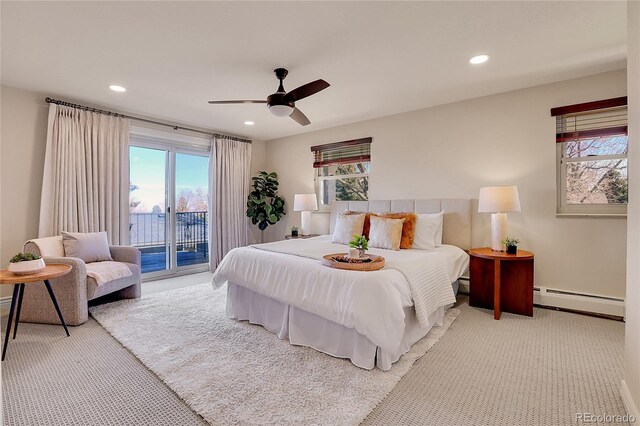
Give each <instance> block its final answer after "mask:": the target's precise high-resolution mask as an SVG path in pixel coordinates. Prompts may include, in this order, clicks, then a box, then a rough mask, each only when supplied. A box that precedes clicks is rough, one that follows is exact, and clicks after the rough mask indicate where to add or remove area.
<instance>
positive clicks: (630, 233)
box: [622, 1, 640, 422]
mask: <svg viewBox="0 0 640 426" xmlns="http://www.w3.org/2000/svg"><path fill="white" fill-rule="evenodd" d="M627 5H628V6H627V7H628V9H627V10H628V12H627V19H628V24H627V31H628V37H627V40H628V49H627V52H628V59H627V67H628V71H627V72H628V74H627V75H628V79H629V87H628V89H629V90H628V96H629V187H630V188H632V191H630V192H629V194H630V200H629V203H630V204H629V219H628V229H627V239H628V244H627V297H626V306H627V318H626V321H627V324H626V327H625V333H626V336H625V374H624V381H623V385H622V396H623V399H624V401H625V405H626V406H627V410H628V411H630V412H631V414H634V415H635V416H636V422H638V421H640V420H638V419H640V411H638V410H639V409H640V260H639V259H640V193H639V192H638V189H637V188H640V146H638V144H639V143H640V80H639V79H640V77H639V76H640V2H637V1H630V2H628V3H627Z"/></svg>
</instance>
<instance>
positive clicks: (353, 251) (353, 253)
mask: <svg viewBox="0 0 640 426" xmlns="http://www.w3.org/2000/svg"><path fill="white" fill-rule="evenodd" d="M349 257H350V258H352V259H362V258H363V257H365V250H364V249H359V248H350V249H349Z"/></svg>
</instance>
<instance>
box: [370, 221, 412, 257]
mask: <svg viewBox="0 0 640 426" xmlns="http://www.w3.org/2000/svg"><path fill="white" fill-rule="evenodd" d="M403 223H404V219H387V218H384V217H378V216H373V215H372V216H371V229H370V230H369V247H377V248H381V249H389V250H400V240H401V239H402V224H403Z"/></svg>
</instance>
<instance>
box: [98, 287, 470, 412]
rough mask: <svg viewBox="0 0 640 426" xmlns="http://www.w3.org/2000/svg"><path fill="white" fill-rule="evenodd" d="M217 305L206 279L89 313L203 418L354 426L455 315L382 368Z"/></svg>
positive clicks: (220, 294)
mask: <svg viewBox="0 0 640 426" xmlns="http://www.w3.org/2000/svg"><path fill="white" fill-rule="evenodd" d="M225 304H226V291H225V290H224V289H220V290H218V291H214V290H213V289H212V288H211V285H210V284H208V283H206V284H201V285H197V286H193V287H187V288H182V289H178V290H173V291H168V292H164V293H157V294H153V295H150V296H147V297H143V298H142V299H138V300H122V301H118V302H115V303H111V304H107V305H102V306H97V307H93V308H91V315H92V316H93V317H94V318H95V319H96V320H97V321H98V322H99V323H100V324H102V326H104V327H105V328H106V329H107V330H108V331H109V332H110V333H111V334H112V335H113V336H114V337H115V338H116V339H117V340H119V341H120V342H121V343H122V344H123V345H124V346H126V347H127V348H128V349H129V350H131V352H133V353H134V354H135V355H136V356H137V357H138V358H139V359H140V360H141V361H142V362H143V363H144V364H145V365H146V366H147V367H148V368H149V369H151V370H152V371H153V372H154V373H156V374H157V375H158V376H159V377H160V378H161V379H162V380H163V381H164V382H165V383H166V384H167V385H168V386H169V387H170V388H171V389H173V390H174V391H175V392H176V393H177V394H178V395H179V396H180V397H181V398H182V399H183V400H184V401H185V402H186V403H187V404H189V405H190V406H191V407H192V408H193V409H194V410H195V411H196V412H197V413H198V414H200V415H201V416H202V417H204V418H205V419H206V420H207V421H208V422H210V423H211V424H216V425H217V424H294V423H295V424H341V425H347V424H350V425H353V424H359V423H360V422H361V421H362V420H364V419H365V417H366V416H367V414H369V413H370V412H371V411H372V410H373V409H374V408H375V407H376V405H377V404H378V403H379V402H380V401H382V399H383V398H384V397H385V396H386V395H387V394H388V393H389V392H390V391H391V390H392V389H393V387H394V386H395V385H396V384H397V383H398V381H399V380H400V379H401V378H402V376H404V375H405V374H406V373H407V372H408V371H409V369H410V368H411V366H412V365H413V363H414V362H415V361H416V360H417V359H418V358H420V357H421V356H423V355H424V354H425V353H426V352H427V351H428V350H429V349H430V348H431V347H433V345H434V344H435V343H436V342H437V341H438V340H439V339H440V337H441V336H442V335H443V334H444V333H445V331H446V330H447V328H448V327H449V326H450V325H451V323H452V322H453V321H454V320H455V319H456V317H457V316H458V315H459V314H460V311H459V310H458V309H455V308H454V309H450V310H449V311H448V312H447V313H446V314H445V319H444V324H443V325H442V326H441V327H434V328H433V330H432V331H431V332H430V333H429V335H427V337H425V338H424V339H422V340H421V341H419V342H418V343H416V344H415V345H414V346H413V348H412V349H411V350H410V351H409V352H408V353H406V354H405V355H404V356H403V357H402V358H401V359H400V360H399V361H398V362H397V363H396V364H394V366H393V368H392V369H391V370H390V371H387V372H383V371H380V370H378V369H374V370H371V371H367V370H363V369H360V368H358V367H355V366H354V365H353V364H351V362H350V361H348V360H342V359H337V358H333V357H331V356H329V355H325V354H322V353H319V352H317V351H315V350H313V349H310V348H305V347H299V346H292V345H290V344H289V342H288V341H286V340H284V341H281V340H279V339H278V338H277V337H276V335H274V334H272V333H270V332H268V331H266V330H265V329H263V328H262V327H260V326H255V325H251V324H248V323H247V322H237V321H234V320H231V319H228V318H227V317H226V316H225Z"/></svg>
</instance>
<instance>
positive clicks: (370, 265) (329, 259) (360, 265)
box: [322, 253, 384, 271]
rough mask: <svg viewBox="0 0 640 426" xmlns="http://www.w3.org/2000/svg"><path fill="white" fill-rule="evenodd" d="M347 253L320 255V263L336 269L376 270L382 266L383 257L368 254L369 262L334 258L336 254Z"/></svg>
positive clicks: (344, 254) (345, 254)
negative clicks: (348, 261)
mask: <svg viewBox="0 0 640 426" xmlns="http://www.w3.org/2000/svg"><path fill="white" fill-rule="evenodd" d="M347 255H348V253H333V254H327V255H326V256H322V263H323V264H324V265H326V266H329V267H331V268H336V269H346V270H349V271H377V270H378V269H382V268H384V257H382V256H376V255H373V254H368V255H367V257H369V259H371V262H357V263H347V262H339V261H337V260H335V257H336V256H347Z"/></svg>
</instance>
